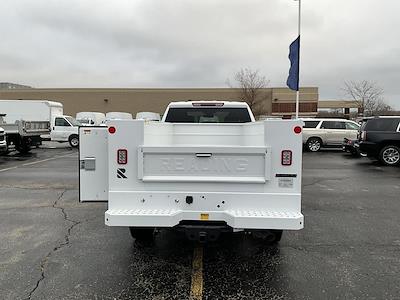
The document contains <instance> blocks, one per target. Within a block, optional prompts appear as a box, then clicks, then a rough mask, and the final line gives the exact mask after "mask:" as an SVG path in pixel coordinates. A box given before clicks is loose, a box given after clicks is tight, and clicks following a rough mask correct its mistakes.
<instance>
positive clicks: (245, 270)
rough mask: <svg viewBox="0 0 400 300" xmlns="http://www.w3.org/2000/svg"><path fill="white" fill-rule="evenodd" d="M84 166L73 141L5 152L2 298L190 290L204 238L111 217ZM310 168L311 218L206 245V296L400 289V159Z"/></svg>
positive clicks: (306, 201)
mask: <svg viewBox="0 0 400 300" xmlns="http://www.w3.org/2000/svg"><path fill="white" fill-rule="evenodd" d="M59 156H60V158H57V157H59ZM61 156H62V157H61ZM47 158H56V159H52V160H48V161H44V162H42V163H38V164H34V165H27V166H24V163H30V162H34V161H40V160H43V159H47ZM14 166H17V167H16V168H14V169H10V170H7V171H4V172H1V170H2V169H7V168H10V167H14ZM77 169H78V164H77V152H76V151H75V150H70V149H67V148H61V147H58V148H56V149H35V150H34V151H33V154H32V155H28V156H18V155H15V156H11V157H5V158H4V157H0V228H1V230H0V298H1V299H5V300H8V299H10V300H11V299H32V300H35V299H188V298H189V293H190V291H189V290H190V285H191V278H190V277H191V272H192V270H191V267H192V255H193V249H194V247H196V245H194V244H192V243H190V242H187V241H185V240H184V239H183V238H182V236H180V235H179V234H176V233H173V232H169V231H161V232H160V234H159V235H157V236H156V239H155V242H154V243H153V244H138V243H135V242H134V241H133V240H132V239H131V237H130V235H129V232H128V230H127V229H126V228H116V227H112V228H111V227H107V226H105V225H104V211H105V210H106V204H105V203H88V204H86V203H79V202H78V176H77ZM303 169H304V171H303V172H304V173H303V205H302V206H303V213H304V215H305V229H304V230H301V231H292V232H284V235H283V238H282V241H281V243H280V244H279V245H278V246H267V245H264V243H262V242H261V241H259V240H254V239H252V238H251V237H249V236H242V235H240V234H231V235H225V236H222V238H221V239H220V240H219V241H217V242H215V243H211V244H207V245H205V246H204V256H203V278H204V283H203V287H204V291H203V299H399V298H400V276H398V274H399V273H400V230H399V229H400V223H399V222H398V216H399V215H400V202H399V201H400V196H399V195H400V181H399V179H400V173H399V171H400V168H386V167H382V166H380V165H379V164H377V163H376V162H371V161H369V160H368V159H367V158H361V159H353V158H351V157H350V156H347V155H345V154H342V153H341V152H337V151H323V152H320V153H305V154H304V164H303Z"/></svg>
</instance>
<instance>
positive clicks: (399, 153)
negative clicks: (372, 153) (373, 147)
mask: <svg viewBox="0 0 400 300" xmlns="http://www.w3.org/2000/svg"><path fill="white" fill-rule="evenodd" d="M379 160H380V161H381V162H382V163H383V164H384V165H386V166H396V165H398V164H399V163H400V148H399V147H397V146H392V145H389V146H385V147H383V148H382V150H381V152H379Z"/></svg>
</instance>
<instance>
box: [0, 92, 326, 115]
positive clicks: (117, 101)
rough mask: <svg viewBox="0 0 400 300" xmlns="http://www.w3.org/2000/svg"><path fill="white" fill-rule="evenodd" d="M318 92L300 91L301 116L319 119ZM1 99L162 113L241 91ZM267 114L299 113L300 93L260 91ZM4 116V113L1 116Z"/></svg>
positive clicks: (67, 109)
mask: <svg viewBox="0 0 400 300" xmlns="http://www.w3.org/2000/svg"><path fill="white" fill-rule="evenodd" d="M318 98H319V95H318V88H316V87H305V88H301V89H300V115H301V116H315V115H316V114H317V110H318ZM0 99H21V100H25V99H42V100H53V101H58V102H61V103H62V104H63V105H64V113H65V114H68V115H72V116H74V115H75V114H76V113H77V112H80V111H98V112H104V113H105V112H109V111H124V112H130V113H132V114H133V115H135V114H136V113H137V112H140V111H153V112H159V113H162V112H163V111H164V109H165V108H166V106H167V105H168V103H169V102H171V101H182V100H231V101H232V100H236V101H237V100H240V90H239V89H232V88H168V89H166V88H159V89H143V88H137V89H136V88H132V89H127V88H51V89H43V88H27V89H23V88H22V89H0ZM260 99H262V106H263V111H264V112H263V114H264V115H267V116H276V117H279V116H286V117H289V116H291V115H294V113H295V99H296V93H295V92H293V91H291V90H289V89H288V88H265V89H262V90H261V91H260ZM0 113H1V112H0Z"/></svg>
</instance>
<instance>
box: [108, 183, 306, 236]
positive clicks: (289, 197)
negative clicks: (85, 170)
mask: <svg viewBox="0 0 400 300" xmlns="http://www.w3.org/2000/svg"><path fill="white" fill-rule="evenodd" d="M282 190H284V189H282ZM287 190H290V189H287ZM187 198H190V201H188V199H187ZM108 204H109V207H108V210H107V211H106V213H105V223H106V225H108V226H132V227H136V226H137V227H174V226H176V225H178V224H179V223H180V222H182V221H204V222H207V221H220V222H225V223H226V224H227V225H228V226H230V227H232V228H233V229H288V230H290V229H292V230H298V229H301V228H303V226H304V217H303V215H302V214H301V194H300V193H290V192H289V191H288V192H286V193H285V192H283V191H282V192H281V193H277V192H275V193H226V192H208V193H200V192H190V191H187V192H146V191H142V192H137V191H110V192H109V199H108Z"/></svg>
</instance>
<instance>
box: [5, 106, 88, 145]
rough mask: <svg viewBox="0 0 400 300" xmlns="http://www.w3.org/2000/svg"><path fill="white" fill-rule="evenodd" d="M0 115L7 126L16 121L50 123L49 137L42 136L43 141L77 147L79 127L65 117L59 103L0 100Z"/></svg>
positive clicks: (77, 123)
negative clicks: (49, 140)
mask: <svg viewBox="0 0 400 300" xmlns="http://www.w3.org/2000/svg"><path fill="white" fill-rule="evenodd" d="M0 113H2V114H6V116H5V117H4V120H5V122H6V123H7V124H12V123H15V122H16V121H18V120H25V121H47V122H49V123H50V130H51V131H50V135H48V134H47V135H43V136H42V138H43V139H51V140H52V141H57V142H69V144H70V145H71V147H77V146H78V145H79V138H78V137H79V136H78V126H79V125H80V124H79V122H77V121H76V120H75V119H74V118H72V117H71V116H65V115H64V114H63V113H64V110H63V105H62V104H61V103H60V102H54V101H47V100H0Z"/></svg>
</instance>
